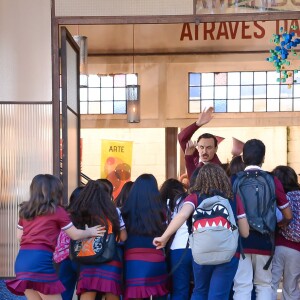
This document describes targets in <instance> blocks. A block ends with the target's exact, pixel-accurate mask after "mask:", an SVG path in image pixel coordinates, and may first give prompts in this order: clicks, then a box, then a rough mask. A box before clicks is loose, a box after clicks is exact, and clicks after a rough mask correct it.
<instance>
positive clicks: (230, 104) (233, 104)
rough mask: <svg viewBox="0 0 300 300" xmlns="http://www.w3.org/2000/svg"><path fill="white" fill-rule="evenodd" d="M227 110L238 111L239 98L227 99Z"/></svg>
mask: <svg viewBox="0 0 300 300" xmlns="http://www.w3.org/2000/svg"><path fill="white" fill-rule="evenodd" d="M227 111H228V112H239V111H240V101H239V100H228V101H227Z"/></svg>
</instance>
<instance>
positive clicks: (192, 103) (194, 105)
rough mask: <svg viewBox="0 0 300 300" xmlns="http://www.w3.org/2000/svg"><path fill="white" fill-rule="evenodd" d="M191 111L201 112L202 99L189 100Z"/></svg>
mask: <svg viewBox="0 0 300 300" xmlns="http://www.w3.org/2000/svg"><path fill="white" fill-rule="evenodd" d="M189 113H200V101H190V102H189Z"/></svg>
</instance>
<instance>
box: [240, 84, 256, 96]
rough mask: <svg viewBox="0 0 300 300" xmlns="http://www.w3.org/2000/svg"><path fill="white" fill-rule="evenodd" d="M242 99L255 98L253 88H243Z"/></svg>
mask: <svg viewBox="0 0 300 300" xmlns="http://www.w3.org/2000/svg"><path fill="white" fill-rule="evenodd" d="M241 98H253V86H249V85H248V86H247V85H246V86H241Z"/></svg>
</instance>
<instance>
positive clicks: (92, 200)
mask: <svg viewBox="0 0 300 300" xmlns="http://www.w3.org/2000/svg"><path fill="white" fill-rule="evenodd" d="M69 212H70V214H71V219H72V222H73V223H74V224H75V225H76V226H77V227H78V228H84V227H85V226H86V225H87V226H94V225H101V226H105V228H106V230H107V232H108V234H110V233H114V234H115V236H116V237H117V240H120V241H125V240H126V238H127V233H126V229H125V225H124V222H123V220H122V218H121V216H120V215H119V214H118V211H117V209H116V207H115V205H114V203H113V201H111V195H110V194H109V193H108V191H107V189H106V187H105V186H104V185H103V183H102V182H101V181H94V180H89V182H88V183H87V185H86V186H85V187H84V189H83V190H82V191H81V192H80V194H79V196H78V198H77V199H75V201H73V202H72V203H71V204H70V206H69ZM122 267H123V266H122V260H121V257H120V256H119V255H118V252H116V254H115V256H114V258H113V260H112V261H109V262H106V263H103V264H97V265H84V264H80V266H79V278H78V283H77V294H78V295H80V299H81V300H94V299H95V298H96V294H97V292H98V293H102V294H105V298H106V299H108V300H112V299H119V296H120V295H121V294H122V291H121V288H122Z"/></svg>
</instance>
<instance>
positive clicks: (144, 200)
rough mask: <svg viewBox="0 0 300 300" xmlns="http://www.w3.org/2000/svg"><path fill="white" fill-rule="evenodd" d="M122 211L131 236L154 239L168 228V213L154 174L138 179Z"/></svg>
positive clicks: (141, 176) (143, 175)
mask: <svg viewBox="0 0 300 300" xmlns="http://www.w3.org/2000/svg"><path fill="white" fill-rule="evenodd" d="M121 210H122V216H123V219H124V222H125V225H126V230H127V232H128V233H129V234H136V235H141V236H152V237H154V236H157V235H161V234H162V233H163V232H164V230H165V228H166V212H165V209H164V207H163V204H162V201H161V198H160V194H159V190H158V185H157V181H156V179H155V177H154V176H153V175H152V174H142V175H140V176H139V177H138V178H137V179H136V181H135V182H134V184H133V185H132V187H131V190H130V192H129V195H128V198H127V200H126V202H125V205H124V206H123V207H122V209H121Z"/></svg>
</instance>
